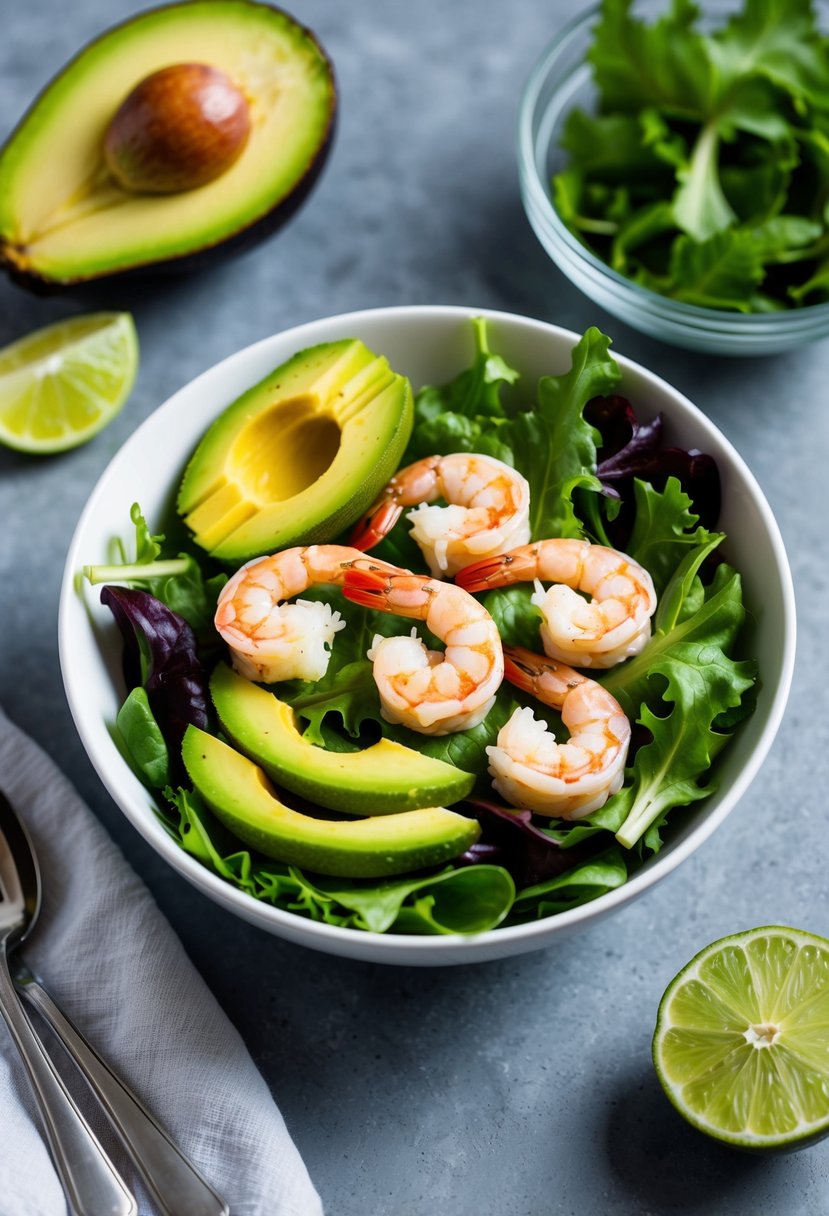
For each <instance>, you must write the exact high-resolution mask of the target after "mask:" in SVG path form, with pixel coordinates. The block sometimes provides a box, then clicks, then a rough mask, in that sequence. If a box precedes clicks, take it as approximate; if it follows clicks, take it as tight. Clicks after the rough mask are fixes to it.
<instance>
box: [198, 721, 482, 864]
mask: <svg viewBox="0 0 829 1216" xmlns="http://www.w3.org/2000/svg"><path fill="white" fill-rule="evenodd" d="M181 755H182V759H183V760H184V765H185V768H186V769H187V772H188V774H189V776H190V780H191V781H192V782H193V786H194V787H195V789H196V792H197V793H198V794H200V795H201V797H202V798H203V799H204V801H205V802H206V803H207V805H208V806H209V807H210V809H211V810H212V811H213V813H214V814H215V815H216V817H217V819H220V820H221V821H222V823H224V825H225V826H226V827H227V828H229V829H230V831H231V832H233V834H234V835H235V836H237V837H238V838H239V839H240V840H241V841H243V842H244V843H245V844H247V845H249V846H250V847H251V848H254V849H257V850H258V851H259V852H260V853H264V854H265V855H266V856H267V857H273V858H275V859H276V860H277V861H283V862H286V863H287V864H289V865H297V866H303V867H304V868H306V869H309V870H313V871H315V872H316V873H318V874H331V875H334V876H336V877H339V878H382V877H385V876H386V875H391V874H404V873H406V872H407V871H409V870H418V869H421V868H422V867H423V866H434V865H440V864H441V863H442V862H445V861H451V859H452V858H453V857H458V856H459V855H460V854H461V853H463V852H465V851H466V849H468V848H469V847H470V846H471V845H473V844H474V843H475V841H476V840H477V839H478V837H479V835H480V827H479V825H478V823H477V821H476V820H475V819H467V818H466V817H465V816H464V815H457V814H456V813H455V812H454V811H449V810H446V809H445V808H444V807H425V808H421V809H420V810H416V811H401V813H400V814H399V815H381V816H378V817H375V818H370V819H347V820H330V819H315V818H314V817H313V816H311V815H303V814H301V813H300V812H299V811H294V810H292V809H291V808H290V807H287V806H285V804H284V803H283V802H282V801H281V800H280V798H279V797H278V795H277V793H276V791H275V790H274V788H273V787H272V786H271V784H270V782H269V781H268V778H267V776H266V775H265V773H264V772H263V771H262V769H261V768H259V767H258V765H256V764H254V763H253V762H252V761H250V760H248V759H247V758H246V757H245V756H243V755H241V754H240V753H239V752H237V751H235V750H234V749H233V748H232V747H230V746H228V744H227V743H223V742H222V741H221V740H220V739H216V738H214V736H213V735H208V734H206V733H205V732H204V731H202V730H199V728H198V727H196V726H188V728H187V731H186V733H185V735H184V741H183V744H182V750H181Z"/></svg>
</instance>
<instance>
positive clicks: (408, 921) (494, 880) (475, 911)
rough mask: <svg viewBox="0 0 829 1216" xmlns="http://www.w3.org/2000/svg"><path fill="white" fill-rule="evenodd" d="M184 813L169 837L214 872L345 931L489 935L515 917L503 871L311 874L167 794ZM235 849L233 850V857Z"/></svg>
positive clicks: (191, 802)
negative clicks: (380, 876) (379, 876)
mask: <svg viewBox="0 0 829 1216" xmlns="http://www.w3.org/2000/svg"><path fill="white" fill-rule="evenodd" d="M165 793H166V796H167V798H168V801H169V802H170V804H171V806H172V807H173V808H174V809H175V810H176V811H177V812H178V818H177V821H174V820H172V819H171V818H170V817H167V816H165V817H164V823H165V826H166V827H167V830H168V831H170V832H171V834H172V835H173V836H174V837H175V838H176V839H178V841H179V843H180V844H181V846H182V847H183V848H184V849H185V850H186V852H188V853H190V854H191V856H193V857H195V858H196V859H197V860H198V861H200V862H201V864H202V865H204V866H206V867H207V869H209V870H213V871H214V872H215V873H216V874H219V875H220V876H221V877H222V878H224V879H225V880H226V881H227V882H230V883H232V884H233V886H235V887H238V888H239V889H240V890H242V891H245V892H246V893H247V894H248V895H251V896H253V898H254V899H259V900H263V901H264V902H266V903H270V904H273V905H274V906H275V907H279V908H283V909H285V910H286V911H289V912H294V913H297V914H299V915H300V916H306V917H308V918H309V919H311V920H317V921H323V922H325V923H326V924H331V925H338V926H340V927H341V928H353V929H364V930H368V931H370V932H374V933H384V932H387V931H388V930H393V931H394V932H399V933H440V934H446V933H484V932H486V931H487V930H489V929H494V928H496V926H497V925H499V924H501V922H502V921H503V920H504V919H505V917H506V916H507V915H508V913H509V911H510V909H511V907H512V904H513V900H514V898H515V884H514V883H513V881H512V878H511V877H510V875H509V873H508V872H507V871H506V870H505V869H503V868H502V867H501V866H493V865H476V866H462V867H449V868H446V869H444V870H441V871H440V872H438V873H435V874H429V875H422V874H421V875H417V876H415V877H410V876H406V877H404V878H400V879H385V880H382V881H372V880H357V879H348V878H328V877H323V876H321V875H314V877H313V878H311V877H310V876H308V875H306V874H305V873H304V872H303V871H302V870H299V869H297V867H296V866H289V865H283V864H281V863H280V862H276V861H272V860H270V859H269V858H262V857H260V856H259V855H258V854H256V853H251V852H250V851H249V850H247V849H238V847H234V846H235V845H238V842H235V841H234V838H233V837H232V836H231V835H230V833H228V832H226V830H225V829H224V828H223V827H222V825H221V824H220V823H219V822H218V821H217V820H216V819H215V817H214V816H213V815H211V813H210V812H209V811H208V810H207V808H206V807H205V805H204V803H203V802H202V801H201V799H200V798H199V797H198V795H197V794H194V793H192V792H191V791H189V790H183V789H179V790H171V789H169V788H168V789H167V790H166V791H165ZM228 850H232V851H228Z"/></svg>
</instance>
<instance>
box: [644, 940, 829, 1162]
mask: <svg viewBox="0 0 829 1216" xmlns="http://www.w3.org/2000/svg"><path fill="white" fill-rule="evenodd" d="M653 1061H654V1065H655V1066H656V1071H657V1074H658V1076H659V1080H660V1081H661V1082H662V1086H663V1088H664V1090H665V1092H666V1094H667V1095H668V1097H669V1098H670V1100H671V1102H673V1104H674V1106H675V1107H676V1108H677V1110H678V1111H679V1113H680V1114H681V1115H684V1117H685V1118H686V1119H687V1120H688V1122H689V1123H692V1124H693V1125H694V1127H697V1128H699V1129H700V1131H703V1132H707V1133H708V1135H710V1136H714V1137H716V1139H718V1140H722V1141H725V1142H726V1143H727V1144H733V1145H738V1146H739V1147H741V1148H754V1149H763V1148H767V1149H775V1148H797V1147H800V1146H801V1145H803V1144H804V1143H805V1142H807V1141H810V1140H816V1139H820V1138H821V1137H822V1136H825V1135H826V1134H827V1132H829V941H827V940H826V939H825V938H823V937H816V936H815V935H814V934H813V933H804V932H802V931H801V930H800V929H786V928H782V927H780V926H778V925H772V926H768V927H765V928H761V929H750V930H748V931H747V932H745V933H735V934H734V935H733V937H724V938H722V939H721V940H720V941H716V942H714V943H713V944H712V945H710V946H706V948H705V949H704V950H702V951H701V952H700V953H699V954H698V955H697V956H696V958H693V959H692V960H691V962H690V963H689V964H688V966H687V967H684V968H683V970H682V971H680V973H679V975H677V976H676V977H675V978H674V979H673V980H672V981H671V983H670V984H669V985H668V988H667V989H666V991H665V995H664V996H663V997H662V1000H661V1002H660V1005H659V1013H658V1016H657V1022H656V1031H655V1032H654V1036H653Z"/></svg>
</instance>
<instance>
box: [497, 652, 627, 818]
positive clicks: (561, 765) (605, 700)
mask: <svg viewBox="0 0 829 1216" xmlns="http://www.w3.org/2000/svg"><path fill="white" fill-rule="evenodd" d="M504 666H505V675H506V678H507V679H508V680H509V681H510V683H512V684H515V685H516V686H517V687H518V688H521V689H523V690H524V691H525V692H529V693H532V695H533V696H534V697H537V698H538V700H539V701H541V702H543V704H544V705H550V706H552V707H553V708H555V709H558V710H560V711H561V720H562V722H563V723H564V725H565V726H566V727H567V729H568V730H569V732H570V738H569V739H568V740H567V742H566V743H556V741H555V736H554V735H553V734H552V732H551V731H549V730H548V729H547V723H546V722H543V721H538V720H537V719H536V718H535V717H534V716H533V711H532V709H531V708H530V707H529V706H526V707H524V708H523V709H516V711H515V713H514V714H513V715H512V717H511V718H510V720H509V722H507V723H506V725H505V726H503V727H502V728H501V730H500V731H499V732H498V738H497V741H496V744H495V746H494V747H488V748H487V749H486V750H487V755H488V756H489V772H490V775H491V776H492V778H493V782H492V784H493V785H494V786H495V788H496V790H497V791H498V793H499V794H501V796H502V797H503V798H505V799H506V801H507V802H509V803H510V804H511V805H512V806H520V807H528V808H529V809H530V810H531V811H537V813H538V814H539V815H549V816H551V817H554V818H556V819H581V817H582V816H583V815H589V814H590V812H591V811H596V810H598V809H599V807H600V806H604V804H605V802H606V801H607V799H608V798H609V797H610V795H611V794H615V793H616V791H617V790H618V789H620V788H621V785H622V782H623V780H624V769H625V759H626V758H627V751H628V745H629V743H630V722H629V721H628V719H627V717H626V716H625V714H624V713H623V711H622V707H621V705H620V704H619V702H618V701H617V700H616V698H615V697H612V696H611V695H610V693H609V692H607V690H606V689H604V688H602V686H601V684H599V683H598V682H597V681H596V680H591V679H590V678H589V677H588V676H584V675H581V674H580V673H579V672H577V671H573V669H572V667H565V666H564V664H563V663H557V662H556V661H555V660H554V659H547V658H544V657H543V656H542V655H536V654H533V653H532V651H530V650H524V649H523V647H520V646H505V647H504Z"/></svg>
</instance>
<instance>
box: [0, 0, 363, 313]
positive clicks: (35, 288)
mask: <svg viewBox="0 0 829 1216" xmlns="http://www.w3.org/2000/svg"><path fill="white" fill-rule="evenodd" d="M196 2H198V0H182V2H181V3H178V4H176V5H175V7H176V8H189V7H190V5H191V3H196ZM243 3H251V0H243ZM171 7H173V6H172V5H169V4H160V5H156V6H155V7H154V8H149V9H143V10H142V11H141V12H140V13H136V14H135V16H134V17H128V18H127V20H126V21H119V22H116V23H115V24H114V25H110V26H108V27H107V29H106V30H104V31H103V32H102V33H101V34H100V35H99V36H98V37H97V38H93V39H92V40H91V41H90V42H88V43H86V44H85V45H84V46H83V47H81V49H80V50H79V51H78V52H77V54H76V55H74V56H73V57H72V58H71V59H70V60H68V61H67V62H66V63H65V64H64V66H63V68H62V69H61V72H60V73H59V75H61V74H62V73H63V72H65V71H66V69H67V68H68V67H70V65H71V64H72V63H74V62H75V60H76V59H78V58H79V57H80V56H81V55H82V54H83V53H84V52H85V51H86V50H88V49H89V47H91V46H94V45H95V43H96V42H99V41H100V40H101V39H102V38H104V37H105V36H106V35H108V34H110V33H111V32H112V31H113V30H115V29H122V28H123V27H124V26H128V25H131V24H132V23H133V21H135V20H137V19H138V18H143V17H146V16H147V14H148V13H152V12H156V11H158V10H159V9H164V8H171ZM258 7H262V4H261V3H260V4H259V5H258ZM266 7H268V8H270V9H273V11H274V12H277V13H284V14H285V16H286V17H288V18H289V19H290V20H291V21H292V22H293V23H294V24H295V25H296V26H298V27H299V28H300V29H301V30H302V31H303V33H305V34H306V36H307V37H308V38H309V39H310V40H311V41H312V42H313V43H314V44H315V46H316V47H317V49H318V50H319V53H320V55H321V56H322V58H323V59H324V60H325V62H326V64H327V65H328V70H329V72H330V74H331V83H332V91H331V106H330V109H329V112H328V125H327V127H326V132H325V136H324V138H323V140H322V141H321V143H320V144H319V145H318V147H317V150H316V153H315V155H314V159H313V160H312V161H311V163H310V165H308V167H307V169H306V170H305V173H304V174H303V176H302V178H301V179H300V180H299V181H298V182H297V184H296V185H295V186H294V188H293V190H292V191H291V192H290V194H288V195H286V196H285V197H284V198H282V199H280V200H279V201H278V202H277V203H276V204H275V206H273V207H272V208H271V210H270V211H267V212H265V214H264V215H261V216H260V217H259V218H258V219H256V220H254V221H253V223H251V224H248V225H247V226H246V227H245V228H241V229H239V231H238V232H235V233H234V234H233V235H232V236H230V237H226V238H225V240H223V241H219V242H217V243H216V244H214V245H204V246H202V248H201V249H194V250H191V251H190V252H189V253H183V254H181V255H180V256H178V257H171V258H165V259H164V260H163V261H160V262H152V261H147V262H141V263H139V264H137V265H135V266H125V267H124V268H123V269H122V270H118V271H115V272H114V273H111V274H102V275H90V276H89V277H85V276H82V275H79V276H77V277H74V278H71V279H61V280H57V279H49V278H44V277H43V276H42V275H39V274H37V273H36V271H33V270H22V269H21V268H20V267H19V266H16V265H15V264H14V263H13V261H11V260H10V259H9V258H8V257H7V255H6V253H5V247H4V242H3V241H2V238H0V269H2V270H5V272H6V274H7V275H8V276H9V278H10V279H11V280H12V282H14V283H17V284H18V286H20V287H24V288H25V289H26V290H27V291H31V292H34V294H35V295H39V296H54V295H59V294H60V293H61V292H63V291H66V290H67V289H68V288H77V287H83V286H84V285H85V284H87V283H100V282H107V283H121V282H124V281H127V282H129V281H130V280H135V279H137V278H141V279H145V278H155V277H158V276H163V275H176V274H180V273H182V274H183V273H190V272H191V271H199V270H204V269H205V268H207V267H209V266H212V265H213V264H214V263H216V262H217V261H220V260H221V259H222V258H225V257H232V256H234V255H235V254H239V253H244V252H246V251H247V250H248V249H251V248H253V246H255V245H258V244H259V243H260V242H262V241H264V240H266V239H267V238H268V237H269V236H272V235H273V234H274V233H275V232H277V231H278V230H279V229H280V228H281V227H282V226H283V225H284V224H286V223H287V222H288V220H290V219H291V217H292V216H293V215H294V214H295V213H296V212H297V211H298V210H299V209H300V207H301V206H302V205H303V203H304V202H305V201H306V199H307V198H308V196H309V195H310V193H311V191H312V190H313V188H314V186H315V185H316V184H317V181H318V180H319V177H320V175H321V173H322V170H323V168H324V167H325V164H326V162H327V160H328V156H329V154H330V152H331V149H332V147H333V143H334V136H335V134H336V129H337V121H338V99H339V90H338V88H337V79H336V76H335V74H334V65H333V64H332V62H331V60H330V58H329V56H328V55H327V53H326V51H325V49H324V48H323V47H322V46H321V45H320V42H319V40H318V38H317V37H316V35H315V34H314V32H313V31H312V30H310V29H308V27H307V26H304V25H303V24H302V23H301V22H300V21H297V19H296V18H295V17H293V16H292V15H291V14H289V13H287V12H286V10H285V9H282V8H280V6H279V5H276V4H268V5H267V6H266ZM54 79H55V78H54V77H53V78H52V80H50V81H49V82H48V83H47V84H46V85H45V86H44V88H43V89H41V91H40V92H39V93H38V95H37V96H36V97H35V99H34V101H33V102H32V104H31V105H30V106H29V109H28V110H27V111H26V113H25V114H24V115H23V117H22V118H21V119H20V122H18V124H17V125H16V126H15V128H14V130H13V131H12V133H11V134H10V135H9V137H8V139H7V140H6V142H5V143H4V144H3V146H2V148H0V155H2V154H3V152H5V150H6V148H7V147H8V145H9V144H10V143H11V142H12V141H13V140H14V138H15V136H16V134H17V131H18V128H19V127H21V126H22V125H23V123H24V122H25V120H26V118H27V117H28V115H29V113H30V112H31V111H32V110H33V109H34V108H35V106H36V105H37V104H38V102H39V101H40V99H41V97H42V96H43V94H44V93H46V92H47V90H48V89H49V88H50V87H51V84H52V81H53V80H54Z"/></svg>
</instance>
